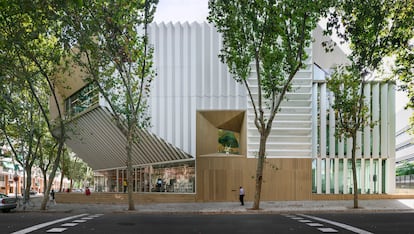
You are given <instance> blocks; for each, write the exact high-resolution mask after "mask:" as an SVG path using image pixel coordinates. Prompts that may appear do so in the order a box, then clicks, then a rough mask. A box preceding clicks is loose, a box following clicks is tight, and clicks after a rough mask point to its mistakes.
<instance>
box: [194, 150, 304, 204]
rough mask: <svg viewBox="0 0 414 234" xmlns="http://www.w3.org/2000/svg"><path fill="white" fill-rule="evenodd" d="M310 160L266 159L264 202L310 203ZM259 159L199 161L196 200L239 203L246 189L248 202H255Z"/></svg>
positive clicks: (219, 157) (210, 158)
mask: <svg viewBox="0 0 414 234" xmlns="http://www.w3.org/2000/svg"><path fill="white" fill-rule="evenodd" d="M311 163H312V160H311V159H299V158H293V159H282V158H277V159H276V158H269V159H266V166H265V169H264V180H263V181H264V182H263V186H262V194H261V200H262V201H276V200H277V201H293V200H297V201H299V200H310V199H311V198H312V197H311V196H312V187H311V185H312V171H311V168H312V166H311ZM256 166H257V159H254V158H246V157H245V156H242V155H240V156H234V155H229V156H226V155H220V154H217V155H209V156H198V157H197V158H196V168H197V175H196V177H197V187H196V194H197V198H196V199H197V201H237V200H238V191H239V190H238V189H239V187H240V186H243V187H244V188H245V190H246V197H245V199H246V201H252V200H253V199H254V192H255V174H256Z"/></svg>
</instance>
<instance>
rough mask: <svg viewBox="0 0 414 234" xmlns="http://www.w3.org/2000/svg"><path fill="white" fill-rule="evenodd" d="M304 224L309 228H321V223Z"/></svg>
mask: <svg viewBox="0 0 414 234" xmlns="http://www.w3.org/2000/svg"><path fill="white" fill-rule="evenodd" d="M306 224H307V225H309V226H311V227H323V224H321V223H306Z"/></svg>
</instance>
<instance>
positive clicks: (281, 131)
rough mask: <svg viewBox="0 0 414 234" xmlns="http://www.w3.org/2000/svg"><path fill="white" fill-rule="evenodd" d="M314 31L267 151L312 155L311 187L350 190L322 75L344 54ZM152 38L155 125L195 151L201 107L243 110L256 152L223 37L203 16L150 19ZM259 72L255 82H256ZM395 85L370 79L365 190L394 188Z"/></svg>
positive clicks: (252, 149) (363, 150) (254, 147)
mask: <svg viewBox="0 0 414 234" xmlns="http://www.w3.org/2000/svg"><path fill="white" fill-rule="evenodd" d="M314 36H315V42H314V43H313V45H312V48H308V49H307V53H308V54H309V58H308V60H307V61H306V65H307V67H306V68H305V69H302V70H300V71H299V72H298V74H297V75H296V76H295V78H294V79H293V87H292V91H291V92H289V93H288V94H287V100H288V101H287V100H285V101H284V102H283V104H282V108H281V110H280V112H279V113H277V115H276V118H275V120H274V121H275V122H274V124H273V130H272V132H271V135H270V136H269V138H268V143H267V158H303V159H312V176H313V178H312V192H313V193H317V194H349V193H352V187H353V186H352V183H353V182H352V171H351V148H350V147H351V145H352V144H351V143H352V142H351V140H350V139H337V138H336V137H335V114H334V110H333V109H332V107H331V105H332V102H333V99H332V98H333V95H332V93H331V92H330V91H329V90H328V89H327V86H326V83H325V78H326V73H325V71H327V70H329V69H330V68H331V67H332V66H333V65H335V64H339V63H341V62H346V58H345V55H344V54H343V53H342V52H341V51H340V50H338V51H336V52H334V53H332V54H325V53H324V52H321V50H323V48H322V47H321V46H320V42H321V40H322V34H321V31H320V29H316V30H315V32H314ZM150 38H151V41H152V44H153V45H154V49H155V52H154V62H155V69H156V72H157V74H158V76H157V78H156V79H155V80H154V83H153V89H152V91H151V116H152V125H153V128H152V132H153V133H155V134H156V135H158V136H159V137H161V138H163V139H165V140H166V141H168V142H170V143H171V144H173V145H175V146H176V147H178V148H180V149H182V150H183V151H185V152H187V153H188V154H190V155H193V156H197V155H196V154H197V149H196V135H197V133H196V113H197V112H200V111H219V110H223V111H225V110H228V111H230V110H231V111H233V110H236V111H244V112H245V113H246V126H245V127H246V129H247V130H246V139H247V140H246V157H248V158H254V157H255V154H256V152H258V148H259V134H258V132H257V129H256V127H255V125H254V123H253V119H254V113H253V110H252V105H251V104H250V100H249V98H248V97H247V95H246V91H245V89H244V87H243V86H241V85H240V84H238V83H236V82H235V81H234V80H233V79H232V77H231V75H230V74H229V73H228V71H227V67H226V65H225V64H223V63H221V62H220V60H219V58H218V56H217V55H218V53H219V50H220V45H221V37H220V35H219V34H218V33H217V32H216V30H215V29H214V27H213V26H211V25H209V24H206V23H203V24H199V23H192V24H188V23H183V24H181V23H176V24H171V23H169V24H164V23H161V24H152V25H151V30H150ZM318 43H319V44H318ZM254 72H255V71H254V70H253V71H252V75H251V77H252V78H251V80H250V82H254V80H253V77H254ZM252 90H253V92H254V91H256V90H257V89H255V88H254V87H253V89H252ZM394 90H395V86H394V84H392V83H378V82H376V83H369V84H367V85H366V87H365V102H366V104H367V106H368V107H369V110H370V113H371V119H370V121H369V122H370V123H373V127H371V126H365V127H364V128H363V129H362V131H361V132H359V134H358V139H357V141H358V142H357V146H358V150H357V178H358V187H359V192H360V193H362V194H377V193H393V191H394V189H395V138H394V133H395V115H394V113H395V110H394V109H395V107H394V106H395V103H394V102H395V98H394V97H395V91H394ZM253 95H255V93H253Z"/></svg>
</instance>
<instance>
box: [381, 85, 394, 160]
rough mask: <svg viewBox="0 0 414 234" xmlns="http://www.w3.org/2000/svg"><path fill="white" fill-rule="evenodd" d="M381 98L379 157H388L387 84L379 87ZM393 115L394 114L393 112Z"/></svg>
mask: <svg viewBox="0 0 414 234" xmlns="http://www.w3.org/2000/svg"><path fill="white" fill-rule="evenodd" d="M380 89H381V91H380V93H381V98H380V110H381V112H380V115H381V117H380V118H381V120H380V121H381V122H380V125H381V138H380V149H381V152H380V157H381V158H387V157H388V137H387V136H388V135H389V134H388V130H389V128H388V124H389V122H388V84H381V87H380ZM393 113H395V112H393Z"/></svg>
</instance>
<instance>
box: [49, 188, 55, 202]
mask: <svg viewBox="0 0 414 234" xmlns="http://www.w3.org/2000/svg"><path fill="white" fill-rule="evenodd" d="M50 201H51V202H53V204H54V205H56V200H55V190H53V189H52V191H50Z"/></svg>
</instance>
